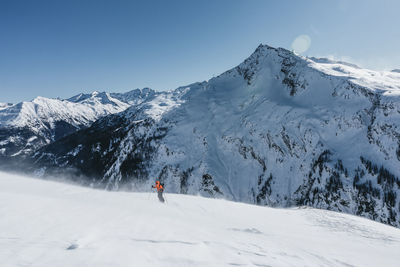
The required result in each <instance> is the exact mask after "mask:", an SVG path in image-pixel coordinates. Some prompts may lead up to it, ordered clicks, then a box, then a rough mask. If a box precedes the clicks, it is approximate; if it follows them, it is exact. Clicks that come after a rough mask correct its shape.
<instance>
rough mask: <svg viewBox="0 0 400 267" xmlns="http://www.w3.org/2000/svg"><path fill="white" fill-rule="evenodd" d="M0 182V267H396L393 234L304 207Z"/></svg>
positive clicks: (398, 233)
mask: <svg viewBox="0 0 400 267" xmlns="http://www.w3.org/2000/svg"><path fill="white" fill-rule="evenodd" d="M166 199H167V203H166V204H161V203H159V202H158V200H157V199H156V196H155V194H154V193H152V194H149V193H127V192H106V191H100V190H93V189H89V188H83V187H77V186H72V185H67V184H63V183H56V182H50V181H43V180H37V179H32V178H25V177H19V176H15V175H10V174H6V173H0V218H1V220H0V261H1V265H2V266H9V267H13V266H32V267H34V266H40V267H46V266H58V267H61V266H143V267H144V266H163V267H164V266H174V267H176V266H185V267H187V266H296V267H298V266H362V267H367V266H385V267H391V266H393V267H395V266H398V263H399V261H400V254H399V253H398V252H399V250H400V230H399V229H397V228H394V227H390V226H387V225H383V224H379V223H376V222H373V221H370V220H367V219H363V218H359V217H354V216H351V215H345V214H340V213H336V212H331V211H324V210H317V209H311V208H306V209H303V208H292V209H275V208H269V207H260V206H253V205H248V204H241V203H235V202H229V201H225V200H215V199H207V198H201V197H195V196H187V195H175V194H169V193H166Z"/></svg>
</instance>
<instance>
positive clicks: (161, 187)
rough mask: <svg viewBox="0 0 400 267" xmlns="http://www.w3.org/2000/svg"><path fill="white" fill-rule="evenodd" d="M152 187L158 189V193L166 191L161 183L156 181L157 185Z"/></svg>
mask: <svg viewBox="0 0 400 267" xmlns="http://www.w3.org/2000/svg"><path fill="white" fill-rule="evenodd" d="M152 187H153V188H156V189H157V192H160V191H164V187H163V186H162V185H161V183H160V181H156V185H155V186H154V185H153V186H152Z"/></svg>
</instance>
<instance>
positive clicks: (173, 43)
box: [0, 0, 400, 103]
mask: <svg viewBox="0 0 400 267" xmlns="http://www.w3.org/2000/svg"><path fill="white" fill-rule="evenodd" d="M399 10H400V1H396V0H375V1H372V0H336V1H333V0H332V1H319V0H314V1H312V0H309V1H295V0H293V1H284V0H281V1H272V0H271V1H268V0H247V1H245V0H242V1H241V0H226V1H223V0H214V1H207V0H201V1H200V0H198V1H191V0H181V1H172V0H169V1H163V0H159V1H154V0H147V1H102V0H95V1H85V0H80V1H73V0H69V1H58V0H52V1H41V0H36V1H20V0H12V1H8V0H0V92H1V94H0V102H14V103H15V102H19V101H23V100H30V99H32V98H34V97H35V96H37V95H41V96H46V97H61V98H67V97H69V96H72V95H74V94H78V93H80V92H91V91H94V90H100V91H110V92H124V91H127V90H130V89H134V88H142V87H151V88H153V89H156V90H167V89H174V88H176V87H178V86H182V85H186V84H189V83H192V82H197V81H203V80H208V79H209V78H211V77H212V76H213V75H218V74H220V73H221V72H224V71H226V70H228V69H230V68H232V67H234V66H236V65H238V64H239V63H240V62H241V61H243V60H244V59H245V58H246V57H248V56H249V55H250V54H251V53H252V52H253V51H254V50H255V48H256V47H257V46H258V45H259V44H260V43H263V44H268V45H271V46H275V47H278V46H279V47H284V48H287V49H291V45H292V43H293V41H294V40H295V38H296V37H297V36H299V35H308V36H309V38H310V40H311V45H310V47H309V49H308V50H307V51H305V52H304V53H303V55H308V56H318V57H322V56H325V57H327V56H329V57H334V58H336V59H341V60H346V61H350V62H353V63H356V64H359V65H361V66H363V67H367V68H372V69H393V68H400V52H399V47H400V30H399V25H400V16H399V15H398V12H399Z"/></svg>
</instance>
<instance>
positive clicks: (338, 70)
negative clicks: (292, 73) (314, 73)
mask: <svg viewBox="0 0 400 267" xmlns="http://www.w3.org/2000/svg"><path fill="white" fill-rule="evenodd" d="M305 60H307V61H308V62H309V63H310V66H311V67H312V68H315V69H317V70H320V71H322V72H324V73H326V74H328V75H332V76H341V77H345V78H347V79H350V80H351V81H352V82H354V83H355V84H358V85H360V86H364V87H367V88H369V89H372V90H380V91H382V92H383V93H384V95H387V94H394V95H400V73H397V72H395V71H374V70H369V69H362V68H360V67H358V66H356V65H353V64H348V63H345V62H335V61H330V60H326V61H325V62H324V63H321V62H318V59H313V58H312V59H310V58H305ZM319 60H321V59H319Z"/></svg>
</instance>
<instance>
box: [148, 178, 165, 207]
mask: <svg viewBox="0 0 400 267" xmlns="http://www.w3.org/2000/svg"><path fill="white" fill-rule="evenodd" d="M151 187H152V188H156V189H157V194H158V199H159V200H160V201H161V202H162V203H164V201H165V200H164V197H163V195H162V193H163V192H164V186H163V185H162V184H161V183H160V181H156V185H155V186H154V185H152V186H151Z"/></svg>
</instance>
